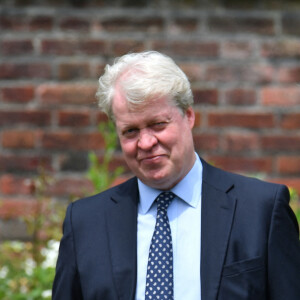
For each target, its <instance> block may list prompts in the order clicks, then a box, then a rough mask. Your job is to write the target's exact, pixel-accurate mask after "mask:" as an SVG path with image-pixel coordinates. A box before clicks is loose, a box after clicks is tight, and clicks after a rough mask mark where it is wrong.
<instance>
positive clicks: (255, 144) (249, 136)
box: [224, 132, 259, 153]
mask: <svg viewBox="0 0 300 300" xmlns="http://www.w3.org/2000/svg"><path fill="white" fill-rule="evenodd" d="M257 149H259V138H258V135H257V134H255V133H245V132H243V133H238V132H231V133H227V134H225V136H224V150H225V151H226V152H227V153H231V152H236V153H238V152H241V153H247V152H249V151H253V150H257Z"/></svg>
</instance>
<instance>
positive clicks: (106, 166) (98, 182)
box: [87, 121, 124, 193]
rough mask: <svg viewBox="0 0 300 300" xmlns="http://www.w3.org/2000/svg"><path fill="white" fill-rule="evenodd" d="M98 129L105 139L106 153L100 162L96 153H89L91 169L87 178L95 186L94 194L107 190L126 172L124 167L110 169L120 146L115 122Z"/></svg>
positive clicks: (102, 125) (102, 124) (104, 124)
mask: <svg viewBox="0 0 300 300" xmlns="http://www.w3.org/2000/svg"><path fill="white" fill-rule="evenodd" d="M98 129H99V131H100V132H101V133H102V135H103V137H104V142H105V152H104V155H103V158H102V159H101V160H99V158H98V156H97V155H96V154H95V152H90V153H89V162H90V167H89V169H88V172H87V177H88V178H89V179H90V181H91V182H92V184H93V188H94V193H99V192H102V191H104V190H106V189H107V188H108V187H110V186H111V185H112V183H113V182H114V181H115V179H116V178H118V177H119V176H120V175H121V174H122V173H123V172H124V168H123V167H117V168H115V169H114V170H111V169H110V163H111V161H112V159H113V155H114V153H115V150H116V148H117V146H118V144H117V141H118V139H117V133H116V131H115V128H114V124H113V122H111V121H109V122H106V123H100V124H99V127H98Z"/></svg>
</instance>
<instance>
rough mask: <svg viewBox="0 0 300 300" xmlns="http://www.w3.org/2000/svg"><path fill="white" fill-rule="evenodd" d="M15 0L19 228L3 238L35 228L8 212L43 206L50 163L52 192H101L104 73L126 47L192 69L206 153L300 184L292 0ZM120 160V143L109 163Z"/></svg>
mask: <svg viewBox="0 0 300 300" xmlns="http://www.w3.org/2000/svg"><path fill="white" fill-rule="evenodd" d="M8 2H9V1H6V6H5V7H4V5H2V4H1V5H0V201H1V200H3V201H4V202H5V205H4V206H3V207H0V227H1V228H4V231H8V230H9V231H10V232H11V233H10V235H9V234H8V233H7V232H3V231H0V239H3V238H7V237H25V236H26V233H25V232H24V231H22V228H23V227H24V226H23V225H22V224H21V223H18V222H15V223H12V222H11V219H9V218H11V217H17V216H19V215H20V214H21V213H22V212H26V211H28V210H30V209H33V208H34V204H33V201H34V199H33V195H32V179H33V178H34V177H35V176H36V175H37V173H38V170H39V169H40V167H41V166H43V167H44V168H45V169H46V170H47V171H48V172H49V173H50V174H52V176H54V177H55V183H54V184H53V185H52V186H51V187H49V188H48V190H47V194H48V195H49V196H50V197H53V198H54V199H57V200H62V201H64V200H66V199H68V198H69V197H70V196H76V197H80V196H81V195H83V193H84V192H86V191H87V190H88V191H89V192H92V189H91V185H90V183H89V182H88V181H87V180H86V177H85V174H86V171H87V169H88V166H89V161H88V153H89V151H95V152H96V154H97V155H98V156H99V158H101V157H103V153H104V151H105V145H104V140H103V136H102V134H101V133H100V132H98V131H97V124H98V123H99V122H103V121H104V122H105V121H107V117H106V116H105V115H104V114H103V113H102V112H100V111H99V110H98V108H97V103H96V99H95V92H96V90H97V80H98V77H99V75H100V74H102V72H103V70H104V67H105V65H106V63H108V62H109V63H111V62H112V61H113V59H114V58H115V56H119V55H123V54H125V53H127V52H134V51H143V50H158V51H162V52H164V53H166V54H168V55H170V56H172V57H173V58H174V59H175V60H176V62H177V63H178V65H179V66H180V67H181V68H182V69H183V70H184V72H185V73H186V74H187V76H188V78H189V79H190V81H191V86H192V90H193V93H194V100H195V112H196V120H195V128H194V131H193V133H194V142H195V148H196V151H197V152H198V153H199V154H200V155H201V156H203V157H204V158H206V159H207V160H208V161H210V162H212V163H214V164H215V165H217V166H220V167H223V168H225V169H227V170H231V171H236V172H240V173H245V174H257V173H259V174H261V173H262V174H263V176H264V177H265V178H267V179H268V180H270V181H274V182H281V183H285V184H288V185H289V186H292V187H294V188H296V189H297V190H298V191H299V192H300V161H299V157H300V156H299V153H300V86H299V84H300V63H299V57H300V31H299V28H300V27H299V24H300V23H299V22H300V21H299V20H300V14H299V12H298V11H297V10H292V9H288V4H287V3H285V8H284V9H285V10H275V9H274V7H273V8H270V9H265V10H260V9H259V8H256V9H255V5H253V6H252V10H247V9H244V10H234V9H231V10H229V9H221V10H217V9H216V10H215V9H214V7H213V4H212V3H208V2H207V1H196V0H195V1H173V2H172V5H171V4H170V2H169V1H163V0H160V1H155V3H156V4H155V5H157V7H159V9H154V8H153V5H152V4H151V5H152V6H151V5H150V2H151V1H96V0H91V1H86V2H85V4H84V6H83V7H81V8H80V9H78V8H74V7H71V5H70V3H71V2H70V1H66V0H65V1H61V2H58V1H54V2H53V1H51V0H49V1H45V3H46V2H47V3H50V2H51V7H46V6H43V5H41V4H39V2H38V1H35V6H34V7H33V6H31V5H30V4H32V3H33V2H31V1H26V5H25V6H22V5H21V2H22V1H21V2H20V3H19V4H20V5H19V6H13V5H9V3H8ZM125 2H126V3H127V4H126V5H125ZM133 2H135V4H136V3H139V8H138V7H134V5H133V4H134V3H133ZM146 2H147V5H146ZM204 2H205V3H204ZM23 3H25V1H23ZM130 3H131V5H130ZM151 3H152V2H151ZM183 3H184V5H183ZM214 3H215V2H214ZM220 3H221V2H220ZM60 5H61V6H60ZM189 5H190V7H189ZM62 6H64V7H63V8H62ZM112 6H114V7H112ZM120 6H122V8H120ZM120 165H121V166H125V165H124V161H123V158H122V155H121V154H120V149H118V154H117V155H116V156H115V157H114V160H113V162H112V163H111V165H110V168H111V169H113V168H115V167H116V166H120ZM125 170H126V174H125V176H124V177H122V178H121V179H120V180H121V181H122V180H124V178H128V176H130V172H129V170H128V168H125ZM1 217H2V219H1ZM3 218H5V219H3ZM14 226H15V227H14ZM22 226H23V227H22Z"/></svg>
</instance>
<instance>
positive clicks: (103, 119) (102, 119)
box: [96, 111, 108, 124]
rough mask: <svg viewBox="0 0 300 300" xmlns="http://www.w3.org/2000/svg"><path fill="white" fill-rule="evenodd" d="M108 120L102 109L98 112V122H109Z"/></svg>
mask: <svg viewBox="0 0 300 300" xmlns="http://www.w3.org/2000/svg"><path fill="white" fill-rule="evenodd" d="M107 121H108V117H107V115H106V114H105V113H103V112H102V111H99V112H97V116H96V122H97V124H99V123H102V122H107Z"/></svg>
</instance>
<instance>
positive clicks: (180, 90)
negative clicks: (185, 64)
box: [96, 51, 193, 119]
mask: <svg viewBox="0 0 300 300" xmlns="http://www.w3.org/2000/svg"><path fill="white" fill-rule="evenodd" d="M117 85H118V86H119V87H120V88H121V89H122V92H123V93H124V95H125V97H126V99H127V101H128V102H129V103H131V104H135V105H139V104H142V103H143V102H144V101H145V100H152V99H155V98H156V97H158V96H168V97H170V99H171V100H172V101H174V104H175V105H176V106H177V107H179V108H180V109H181V110H182V112H185V111H186V109H187V108H188V107H190V106H191V105H192V104H193V94H192V91H191V87H190V83H189V80H188V78H187V76H186V75H185V74H184V72H183V71H182V70H181V69H180V68H179V67H178V66H177V65H176V64H175V62H174V61H173V60H172V59H171V58H170V57H168V56H166V55H164V54H161V53H159V52H156V51H148V52H141V53H130V54H126V55H124V56H122V57H119V58H117V59H116V60H115V62H114V64H112V65H111V66H110V65H106V67H105V72H104V74H103V75H102V76H101V77H100V78H99V87H98V91H97V93H96V98H97V100H98V104H99V107H100V109H101V110H102V111H103V112H105V113H106V114H107V115H108V116H109V117H110V118H111V119H113V112H112V100H113V98H114V93H115V89H116V86H117Z"/></svg>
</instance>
